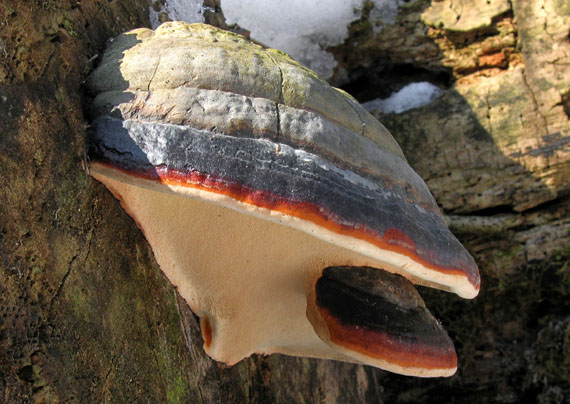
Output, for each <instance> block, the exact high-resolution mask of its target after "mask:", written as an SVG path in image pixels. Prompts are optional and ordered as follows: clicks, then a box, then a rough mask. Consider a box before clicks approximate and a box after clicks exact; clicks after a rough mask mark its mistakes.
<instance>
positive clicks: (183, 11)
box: [149, 0, 205, 29]
mask: <svg viewBox="0 0 570 404" xmlns="http://www.w3.org/2000/svg"><path fill="white" fill-rule="evenodd" d="M204 9H205V8H204V6H203V0H166V1H165V2H164V6H162V8H161V9H160V11H155V10H154V9H153V8H152V7H150V10H149V18H150V25H151V27H152V29H156V28H157V27H158V26H159V25H160V24H161V22H160V20H159V15H160V14H161V13H166V14H168V18H170V20H171V21H186V22H189V23H193V22H204V15H203V12H204Z"/></svg>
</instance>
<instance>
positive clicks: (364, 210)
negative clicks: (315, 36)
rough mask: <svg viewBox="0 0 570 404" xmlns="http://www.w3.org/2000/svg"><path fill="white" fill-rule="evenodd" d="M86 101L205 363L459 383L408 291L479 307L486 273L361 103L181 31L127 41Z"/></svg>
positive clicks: (263, 55) (205, 32) (99, 154)
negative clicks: (344, 370)
mask: <svg viewBox="0 0 570 404" xmlns="http://www.w3.org/2000/svg"><path fill="white" fill-rule="evenodd" d="M87 85H88V88H89V89H90V91H91V92H92V93H93V95H94V99H93V103H92V107H91V110H90V113H91V117H92V125H91V127H90V130H89V158H90V172H91V174H92V175H93V177H94V178H96V179H97V180H99V181H100V182H102V183H103V184H105V186H107V188H108V189H109V190H110V191H111V192H112V193H113V195H115V197H117V199H119V200H120V201H121V204H122V206H123V207H124V208H125V210H126V211H127V212H128V213H129V215H131V216H132V217H133V219H134V220H135V222H136V223H137V225H138V227H139V228H140V229H141V230H142V231H143V233H144V234H145V236H146V238H147V240H148V242H149V244H150V246H151V247H152V250H153V252H154V254H155V257H156V260H157V262H158V264H159V265H160V268H161V269H162V270H163V271H164V273H165V274H166V276H167V277H168V279H169V280H170V281H171V282H172V283H173V284H174V285H175V286H176V287H177V288H178V291H179V293H180V295H181V296H182V297H183V298H184V299H185V300H186V301H187V302H188V304H189V306H190V308H191V309H192V310H193V311H194V312H195V313H196V314H197V315H198V316H199V317H200V323H201V328H202V334H203V337H204V349H205V350H206V352H207V353H208V355H210V356H211V357H212V358H214V359H215V360H218V361H222V362H225V363H228V364H234V363H236V362H238V361H240V360H241V359H243V358H245V357H247V356H249V355H251V354H253V353H260V354H271V353H283V354H287V355H298V356H308V357H316V358H328V359H337V360H343V361H350V362H356V363H363V364H368V365H372V366H377V367H381V368H383V369H387V370H390V371H394V372H398V373H402V374H406V375H415V376H425V377H430V376H449V375H451V374H453V373H454V372H455V370H456V367H457V359H456V355H455V351H454V348H453V344H452V342H451V340H450V339H449V337H448V336H447V334H446V332H445V331H444V330H443V328H442V327H441V325H440V324H439V323H438V322H437V320H436V319H435V318H434V317H433V316H432V315H431V314H430V313H429V311H428V310H427V308H426V307H425V305H424V303H423V301H422V300H421V298H420V297H419V295H418V294H417V292H416V291H415V289H414V288H413V286H412V283H416V284H420V285H426V286H430V287H435V288H439V289H443V290H446V291H451V292H455V293H457V294H458V295H460V296H462V297H465V298H472V297H474V296H475V295H477V293H478V290H479V273H478V270H477V267H476V265H475V262H474V261H473V259H472V258H471V256H470V255H469V254H468V253H467V251H466V250H465V249H464V248H463V247H462V246H461V244H460V243H459V242H458V241H457V240H456V239H455V237H454V236H453V235H452V234H451V233H450V231H449V230H448V228H447V226H446V223H445V220H444V219H443V217H442V215H441V213H440V211H439V209H438V207H437V204H436V202H435V201H434V199H433V197H432V196H431V194H430V193H429V190H428V189H427V187H426V185H425V184H424V182H423V181H422V180H421V178H420V177H419V176H418V175H417V174H416V173H415V172H414V171H413V170H412V169H411V168H410V167H409V165H408V164H407V162H406V160H405V158H404V156H403V154H402V151H401V150H400V148H399V146H398V144H397V143H396V142H395V141H394V139H393V138H392V136H391V135H390V133H389V132H388V131H387V130H386V129H385V128H384V127H383V126H382V125H381V124H380V123H379V122H378V121H376V120H375V119H374V118H373V117H372V116H371V115H370V114H368V113H367V112H366V111H365V110H364V109H363V108H362V107H361V106H360V105H359V104H358V103H357V102H356V101H355V100H354V99H353V98H351V97H350V96H349V95H347V94H346V93H344V92H342V91H340V90H337V89H334V88H332V87H330V86H329V85H328V84H327V83H325V82H324V81H322V80H321V79H319V78H318V77H317V76H316V75H315V74H314V73H313V72H311V71H310V70H308V69H306V68H304V67H302V66H301V65H299V64H298V63H296V62H295V61H293V60H292V59H291V58H289V57H288V56H287V55H285V54H284V53H282V52H279V51H276V50H273V49H265V48H263V47H261V46H259V45H256V44H253V43H251V42H249V41H248V40H246V39H245V38H243V37H240V36H238V35H234V34H232V33H228V32H225V31H222V30H219V29H216V28H213V27H210V26H207V25H202V24H186V23H179V22H176V23H166V24H163V25H161V26H160V27H159V28H158V29H157V30H156V31H151V30H148V29H138V30H134V31H131V32H127V33H125V34H123V35H121V36H119V37H118V38H116V39H115V40H114V41H113V42H112V43H111V44H110V46H109V48H108V49H107V50H106V52H105V54H104V56H103V59H102V62H101V64H100V66H99V67H98V68H97V69H96V70H95V71H94V72H93V74H92V75H91V76H90V77H89V79H88V81H87Z"/></svg>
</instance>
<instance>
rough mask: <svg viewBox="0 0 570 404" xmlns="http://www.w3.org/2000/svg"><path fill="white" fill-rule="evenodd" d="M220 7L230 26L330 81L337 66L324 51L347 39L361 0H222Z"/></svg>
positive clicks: (357, 16)
mask: <svg viewBox="0 0 570 404" xmlns="http://www.w3.org/2000/svg"><path fill="white" fill-rule="evenodd" d="M221 5H222V11H223V12H224V16H225V17H226V22H227V23H228V24H235V23H237V24H239V26H240V27H243V28H245V29H247V30H249V31H250V33H251V37H252V38H253V39H255V40H257V41H259V42H261V43H263V44H264V45H266V46H270V47H272V48H277V49H280V50H282V51H284V52H286V53H288V54H290V55H291V56H292V57H293V58H295V59H296V60H298V61H299V62H301V63H303V64H304V65H306V66H307V67H309V68H310V69H312V70H314V71H316V72H317V73H318V74H319V75H320V76H321V77H323V78H328V77H330V76H331V75H332V73H333V69H334V67H335V66H336V62H335V60H334V58H333V56H332V55H331V54H330V53H328V52H326V51H324V50H323V48H326V47H329V46H334V45H338V44H340V43H342V42H343V41H344V39H346V37H347V35H348V25H349V24H350V23H351V22H352V21H354V20H356V19H358V18H359V17H360V8H361V7H362V0H311V1H306V0H289V1H283V0H222V4H221Z"/></svg>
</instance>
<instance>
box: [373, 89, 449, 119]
mask: <svg viewBox="0 0 570 404" xmlns="http://www.w3.org/2000/svg"><path fill="white" fill-rule="evenodd" d="M442 92H443V91H442V90H440V89H439V88H438V87H436V86H434V85H433V84H431V83H428V82H426V81H422V82H418V83H411V84H408V85H407V86H405V87H404V88H402V89H401V90H400V91H397V92H395V93H392V95H390V97H388V98H385V99H380V98H377V99H375V100H372V101H368V102H365V103H363V104H362V106H363V107H364V108H366V109H367V110H368V111H372V110H380V111H382V112H383V113H385V114H388V113H391V112H395V113H396V114H400V113H402V112H404V111H407V110H409V109H413V108H419V107H421V106H423V105H426V104H429V103H430V102H432V101H433V100H434V99H436V98H437V97H438V96H439V95H441V93H442Z"/></svg>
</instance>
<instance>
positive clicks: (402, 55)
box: [0, 0, 570, 403]
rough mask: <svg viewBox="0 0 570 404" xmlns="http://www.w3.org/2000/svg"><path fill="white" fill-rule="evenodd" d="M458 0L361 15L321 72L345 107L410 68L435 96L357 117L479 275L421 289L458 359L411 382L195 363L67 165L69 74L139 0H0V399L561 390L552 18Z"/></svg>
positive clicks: (567, 145) (112, 224)
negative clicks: (401, 164) (428, 194)
mask: <svg viewBox="0 0 570 404" xmlns="http://www.w3.org/2000/svg"><path fill="white" fill-rule="evenodd" d="M483 3H484V2H483ZM458 4H461V5H462V7H463V9H459V8H458ZM489 4H490V3H489ZM478 7H486V6H480V5H479V2H475V1H472V2H467V1H464V2H461V3H459V2H453V1H451V0H444V1H442V2H434V3H433V5H431V4H430V2H429V1H424V0H418V1H414V2H410V3H406V4H403V5H402V6H401V7H400V9H399V14H398V16H397V21H396V24H393V25H390V24H383V23H379V22H378V21H374V20H372V19H370V18H368V17H367V16H368V14H366V13H365V16H364V18H363V19H362V20H361V21H359V22H357V23H355V24H354V26H353V27H352V29H351V37H350V38H349V40H347V42H346V43H345V45H343V46H341V47H338V48H336V49H334V50H333V52H334V53H335V56H336V58H337V60H338V61H339V68H338V69H337V74H336V76H335V78H334V80H335V81H336V83H344V84H345V85H346V88H347V89H349V90H350V91H351V92H353V93H354V95H356V96H360V97H361V99H362V100H366V99H367V98H371V97H377V96H383V97H385V96H387V95H388V94H389V93H390V92H391V91H392V90H393V89H395V88H397V87H398V86H401V85H402V84H404V83H406V82H409V81H410V78H413V79H414V80H413V81H417V80H418V79H421V78H427V79H429V80H430V81H433V82H436V83H439V84H440V85H441V86H443V87H445V88H447V89H448V91H447V92H446V93H445V95H444V96H442V97H441V98H439V99H438V100H436V101H435V102H434V103H432V104H430V105H427V106H425V107H423V108H421V109H416V110H410V111H408V112H406V113H403V114H400V115H395V114H391V115H378V117H379V118H380V119H381V121H382V122H384V123H385V124H386V125H387V126H388V128H389V129H390V130H391V132H392V133H393V134H394V135H395V137H396V138H397V140H398V141H399V142H400V144H401V145H402V147H403V149H404V152H405V153H406V156H407V158H408V160H409V161H410V163H411V164H412V166H414V167H415V169H416V170H417V171H418V173H420V175H422V176H423V177H424V179H425V180H426V182H427V184H428V186H429V187H430V189H431V190H432V192H433V193H434V195H435V197H436V199H437V200H438V202H439V204H440V205H441V207H442V208H443V210H444V212H445V213H446V214H447V215H448V217H449V221H450V225H451V227H452V229H453V230H454V232H455V233H456V234H457V235H458V236H459V237H460V238H461V240H462V241H463V242H464V243H465V244H466V246H467V247H468V248H469V249H470V251H471V253H472V254H473V255H474V256H475V258H476V259H477V261H478V263H479V265H480V268H481V271H482V278H483V285H482V293H481V295H480V296H479V297H477V298H476V299H475V300H473V301H464V300H462V299H458V298H456V297H454V296H452V295H449V294H445V293H441V292H437V291H431V290H424V289H422V290H421V292H422V294H423V295H424V297H425V299H426V302H427V304H428V306H429V307H430V308H431V309H432V310H433V312H434V313H435V314H436V316H438V317H439V318H440V319H441V321H442V322H443V323H444V326H445V327H446V328H447V329H448V330H449V331H450V335H451V337H452V339H453V340H454V341H455V342H456V347H457V350H458V355H459V360H460V370H459V372H458V374H457V375H456V376H454V377H453V378H450V379H442V380H421V379H413V378H406V377H400V376H395V375H390V374H388V373H386V372H382V371H378V370H374V369H372V368H369V367H362V366H357V365H350V364H344V363H339V362H330V361H318V360H311V359H301V358H292V357H285V356H280V355H272V356H270V357H261V356H254V357H252V358H250V359H247V360H244V361H243V362H241V363H239V364H238V365H236V366H234V367H232V368H227V367H225V366H223V365H221V364H218V363H216V362H213V361H212V360H210V359H209V358H208V357H207V356H206V355H205V354H204V352H203V350H202V348H201V346H202V340H201V336H200V331H199V326H198V323H197V320H196V318H195V317H194V316H193V315H192V313H191V312H190V310H189V309H188V307H187V306H186V304H185V303H184V302H183V301H182V300H181V299H180V298H179V297H178V294H177V293H176V290H174V288H172V286H171V285H170V284H169V283H168V281H166V280H165V278H164V277H163V275H162V273H161V271H160V269H159V268H158V267H157V265H156V263H155V262H154V258H153V256H152V252H151V251H150V248H149V246H148V245H147V243H146V241H145V239H144V237H143V236H142V234H141V233H140V232H139V231H138V229H137V228H136V226H135V224H134V223H133V221H132V220H131V219H130V218H129V217H128V216H127V215H126V214H125V213H124V212H123V211H122V209H121V207H120V206H119V204H118V202H117V201H116V200H114V199H113V197H112V196H111V195H110V194H109V193H108V192H107V191H106V190H105V189H104V187H103V186H102V185H100V184H98V183H95V182H94V181H93V180H91V179H90V177H88V176H87V175H86V174H85V172H84V171H83V169H82V160H83V158H84V153H83V146H84V144H83V134H84V130H85V125H86V123H85V120H84V116H83V104H84V103H85V102H86V97H85V94H84V91H83V88H82V81H83V80H84V79H85V77H86V75H87V74H88V73H89V71H90V70H91V68H92V65H93V64H94V63H96V58H95V56H96V55H97V54H99V53H100V52H101V50H102V47H103V45H104V43H105V40H106V39H107V38H109V37H112V36H114V35H117V34H119V33H120V32H123V31H126V30H128V29H132V28H135V27H138V26H146V25H148V21H147V18H148V17H147V15H148V4H147V1H146V0H113V1H105V0H83V1H81V2H75V1H49V0H46V1H42V2H38V1H16V0H4V1H3V3H2V7H0V144H1V149H0V150H1V151H0V173H1V174H0V184H1V185H0V200H1V201H2V202H1V203H0V403H1V402H5V403H26V402H38V403H41V402H45V403H47V402H81V403H89V402H119V403H123V402H137V403H138V402H149V403H154V402H171V403H178V402H184V403H188V402H190V403H194V402H196V403H200V402H201V403H214V402H216V403H217V402H255V403H265V402H267V403H269V402H271V403H280V402H288V403H289V402H295V403H313V402H326V403H344V402H383V401H386V402H473V401H474V400H477V401H495V402H521V401H530V402H534V401H537V402H542V403H561V402H570V382H569V380H570V299H569V298H568V297H569V294H570V272H569V271H570V268H569V267H568V261H569V259H570V248H569V245H570V218H569V217H570V215H569V211H570V200H569V199H568V195H569V191H570V181H569V180H568V178H570V163H569V162H570V159H569V155H570V131H569V124H568V115H569V114H570V80H569V79H568V74H567V71H568V65H569V63H570V41H569V39H568V27H569V26H570V9H569V8H568V5H567V2H565V1H563V0H543V1H542V0H541V1H533V0H514V1H513V2H507V1H505V2H496V3H495V2H493V4H492V6H491V5H490V6H489V7H487V9H485V10H484V11H485V12H480V13H479V12H474V11H473V10H474V9H476V10H478ZM448 10H454V11H453V13H452V14H449V11H448ZM470 10H471V11H470ZM458 16H459V17H458ZM210 18H211V21H213V22H216V21H217V23H218V24H222V23H223V19H222V18H220V15H219V14H216V15H215V16H213V17H210ZM479 19H480V20H479ZM375 25H378V26H377V27H376V28H374V27H375ZM411 61H413V62H411ZM365 83H366V84H365Z"/></svg>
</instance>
